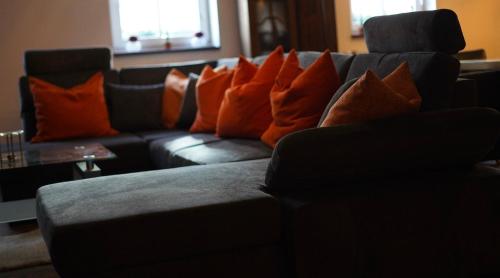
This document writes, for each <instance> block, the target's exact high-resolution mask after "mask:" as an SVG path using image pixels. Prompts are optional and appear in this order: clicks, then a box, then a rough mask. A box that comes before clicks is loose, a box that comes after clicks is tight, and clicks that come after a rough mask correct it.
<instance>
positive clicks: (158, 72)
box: [120, 61, 217, 85]
mask: <svg viewBox="0 0 500 278" xmlns="http://www.w3.org/2000/svg"><path fill="white" fill-rule="evenodd" d="M205 65H211V66H212V67H215V66H216V65H217V62H216V61H189V62H183V63H171V64H166V65H161V66H146V67H134V68H123V69H121V70H120V83H122V84H133V85H145V84H157V83H164V82H165V78H166V77H167V74H168V73H169V72H170V71H171V70H172V69H174V68H175V69H177V70H179V71H181V72H182V73H184V74H185V75H188V74H189V73H191V72H192V73H196V74H200V73H201V71H202V70H203V68H204V67H205Z"/></svg>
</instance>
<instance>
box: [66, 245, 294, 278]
mask: <svg viewBox="0 0 500 278" xmlns="http://www.w3.org/2000/svg"><path fill="white" fill-rule="evenodd" d="M281 255H282V251H281V250H280V248H279V246H276V244H275V245H261V246H251V247H241V248H240V247H239V248H236V249H231V250H227V251H219V252H210V254H199V255H195V256H190V257H187V258H182V260H168V261H163V262H160V263H153V264H144V265H140V266H135V265H134V266H125V267H120V268H117V269H113V270H111V271H106V272H102V273H99V274H95V275H93V276H92V277H95V278H100V277H103V278H104V277H106V278H110V277H116V278H122V277H148V278H165V277H183V278H188V277H192V278H197V277H238V278H254V277H259V278H276V277H283V275H282V273H283V272H284V271H283V268H284V267H283V259H282V256H281ZM73 277H74V276H73Z"/></svg>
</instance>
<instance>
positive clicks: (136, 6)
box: [119, 0, 202, 40]
mask: <svg viewBox="0 0 500 278" xmlns="http://www.w3.org/2000/svg"><path fill="white" fill-rule="evenodd" d="M119 1H120V4H119V6H120V27H121V30H122V39H123V40H128V38H129V37H130V36H139V38H141V39H155V38H165V37H166V36H167V34H168V35H169V36H170V37H171V38H177V37H193V35H194V34H195V33H196V32H199V31H201V30H202V28H201V18H200V5H199V0H182V1H180V0H141V1H137V0H119Z"/></svg>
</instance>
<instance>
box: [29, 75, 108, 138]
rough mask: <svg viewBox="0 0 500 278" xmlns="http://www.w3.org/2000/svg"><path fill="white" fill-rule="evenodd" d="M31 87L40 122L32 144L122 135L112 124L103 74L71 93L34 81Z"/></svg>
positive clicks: (78, 86)
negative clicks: (105, 94)
mask: <svg viewBox="0 0 500 278" xmlns="http://www.w3.org/2000/svg"><path fill="white" fill-rule="evenodd" d="M29 84H30V91H31V92H32V94H33V100H34V104H35V107H36V120H37V124H36V127H37V134H36V135H35V137H33V138H32V139H31V142H33V143H39V142H46V141H54V140H64V139H71V138H85V137H99V136H112V135H117V134H118V132H117V131H116V130H114V129H113V128H111V124H110V121H109V115H108V107H107V105H106V99H105V96H104V77H103V75H102V73H100V72H98V73H96V74H94V75H93V76H92V77H90V78H89V79H88V80H87V81H85V82H84V83H82V84H79V85H76V86H74V87H71V88H68V89H66V88H62V87H59V86H57V85H54V84H52V83H49V82H47V81H44V80H41V79H38V78H34V77H30V78H29Z"/></svg>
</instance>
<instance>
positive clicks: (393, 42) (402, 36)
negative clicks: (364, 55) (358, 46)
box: [364, 10, 465, 54]
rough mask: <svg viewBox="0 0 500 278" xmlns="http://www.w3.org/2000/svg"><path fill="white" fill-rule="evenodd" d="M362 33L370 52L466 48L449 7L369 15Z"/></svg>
mask: <svg viewBox="0 0 500 278" xmlns="http://www.w3.org/2000/svg"><path fill="white" fill-rule="evenodd" d="M364 34H365V40H366V45H367V46H368V50H369V51H370V52H378V53H393V52H410V51H436V52H444V53H448V54H455V53H457V52H458V51H459V50H462V49H463V48H464V47H465V39H464V36H463V34H462V29H461V28H460V23H459V22H458V17H457V15H456V14H455V12H453V11H451V10H435V11H424V12H414V13H404V14H396V15H388V16H376V17H372V18H370V19H368V20H367V21H366V22H365V24H364Z"/></svg>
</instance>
